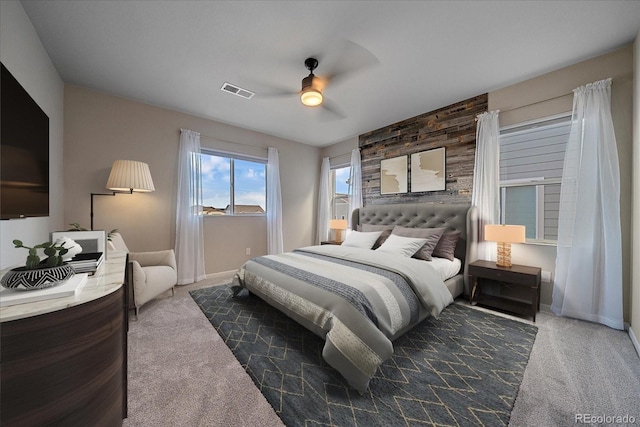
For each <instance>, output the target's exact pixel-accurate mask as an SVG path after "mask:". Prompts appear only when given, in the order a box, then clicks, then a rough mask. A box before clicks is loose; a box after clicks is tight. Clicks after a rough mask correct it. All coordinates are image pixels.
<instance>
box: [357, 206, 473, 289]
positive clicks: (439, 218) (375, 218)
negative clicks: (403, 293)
mask: <svg viewBox="0 0 640 427" xmlns="http://www.w3.org/2000/svg"><path fill="white" fill-rule="evenodd" d="M360 224H372V225H399V226H402V227H411V228H440V227H446V228H448V229H450V230H458V231H460V239H459V240H458V244H457V246H456V250H455V256H456V258H459V259H460V260H461V261H462V265H463V266H464V271H463V274H459V275H458V276H455V277H452V278H451V279H449V280H448V281H447V282H446V283H447V285H448V286H450V289H451V286H452V285H453V286H454V287H457V288H458V290H459V291H460V292H458V293H461V292H462V291H464V294H465V295H469V290H470V280H469V276H468V267H469V263H470V262H473V261H475V260H476V259H477V252H478V213H477V209H476V208H475V207H472V206H469V205H464V204H436V203H407V204H393V205H369V206H365V207H363V208H360V209H355V210H354V211H353V214H352V216H351V227H352V228H353V229H354V230H356V229H357V227H358V225H360ZM449 282H451V283H449Z"/></svg>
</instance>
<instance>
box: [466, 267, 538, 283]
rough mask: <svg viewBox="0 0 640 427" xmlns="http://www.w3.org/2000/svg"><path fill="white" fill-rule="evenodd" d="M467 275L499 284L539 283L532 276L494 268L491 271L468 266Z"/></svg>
mask: <svg viewBox="0 0 640 427" xmlns="http://www.w3.org/2000/svg"><path fill="white" fill-rule="evenodd" d="M469 274H470V275H471V276H476V277H483V278H485V279H491V280H496V281H500V282H508V283H516V284H518V285H522V286H531V285H535V284H537V283H538V282H539V280H538V279H537V278H536V276H535V275H532V274H526V273H522V272H518V271H505V270H497V269H495V268H493V269H491V268H484V267H475V266H469Z"/></svg>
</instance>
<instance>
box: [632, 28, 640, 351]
mask: <svg viewBox="0 0 640 427" xmlns="http://www.w3.org/2000/svg"><path fill="white" fill-rule="evenodd" d="M633 77H634V80H633V165H632V169H633V184H632V188H633V208H632V217H633V231H632V233H633V234H632V241H633V248H632V251H631V253H632V255H631V256H632V258H631V265H632V272H631V275H632V277H631V329H630V331H629V334H630V335H631V336H632V338H633V339H634V340H635V342H634V344H635V346H636V350H637V351H638V353H639V354H640V343H639V342H638V341H640V32H638V35H637V36H636V42H635V43H634V45H633Z"/></svg>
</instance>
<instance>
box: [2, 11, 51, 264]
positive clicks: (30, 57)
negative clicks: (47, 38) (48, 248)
mask: <svg viewBox="0 0 640 427" xmlns="http://www.w3.org/2000/svg"><path fill="white" fill-rule="evenodd" d="M0 61H2V63H3V64H4V65H5V66H6V67H7V69H8V70H9V71H10V72H11V74H13V76H14V77H15V78H16V79H17V80H18V82H20V84H21V85H22V86H23V87H24V88H25V90H26V91H27V92H28V93H29V95H31V97H32V98H33V99H34V100H35V101H36V102H37V103H38V105H39V106H40V108H42V109H43V110H44V112H45V113H46V114H47V116H49V183H50V190H49V217H42V218H27V219H17V220H9V221H1V222H0V269H4V268H7V267H11V266H15V265H16V264H23V263H24V260H25V258H26V252H25V251H24V249H15V248H14V247H13V244H12V243H11V242H12V241H13V240H14V239H20V240H22V241H24V243H25V244H26V245H29V246H30V245H32V244H38V243H42V242H44V241H47V240H49V232H50V231H55V230H59V229H61V227H62V226H63V221H62V214H63V194H64V191H63V185H62V161H63V159H62V144H63V128H62V126H63V113H64V108H63V94H64V85H63V83H62V80H61V79H60V76H59V75H58V72H57V71H56V69H55V67H54V66H53V63H52V62H51V60H50V59H49V55H48V54H47V52H46V51H45V50H44V47H43V46H42V43H41V42H40V39H39V38H38V35H37V34H36V32H35V30H34V28H33V26H32V25H31V21H29V18H28V17H27V14H26V13H25V11H24V9H23V8H22V5H20V3H19V2H17V1H13V0H10V1H4V0H3V1H0Z"/></svg>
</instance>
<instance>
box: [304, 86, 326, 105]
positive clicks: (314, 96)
mask: <svg viewBox="0 0 640 427" xmlns="http://www.w3.org/2000/svg"><path fill="white" fill-rule="evenodd" d="M322 99H323V98H322V92H320V91H319V90H317V89H315V88H314V87H313V86H307V87H305V88H303V89H302V92H300V101H302V103H303V104H304V105H306V106H307V107H317V106H318V105H320V104H322Z"/></svg>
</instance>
